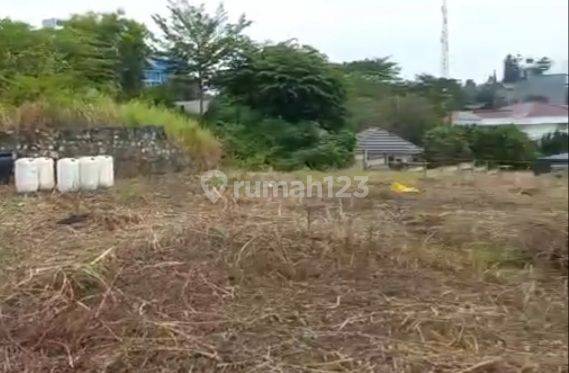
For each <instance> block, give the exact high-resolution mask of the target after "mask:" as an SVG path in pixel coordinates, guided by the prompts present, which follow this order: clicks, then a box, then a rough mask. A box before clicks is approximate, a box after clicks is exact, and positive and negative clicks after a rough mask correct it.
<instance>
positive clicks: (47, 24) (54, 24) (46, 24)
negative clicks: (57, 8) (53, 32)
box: [41, 18, 65, 29]
mask: <svg viewBox="0 0 569 373" xmlns="http://www.w3.org/2000/svg"><path fill="white" fill-rule="evenodd" d="M64 22H65V21H64V20H62V19H60V18H47V19H44V20H42V21H41V26H42V27H43V28H52V29H57V28H60V27H62V26H63V23H64Z"/></svg>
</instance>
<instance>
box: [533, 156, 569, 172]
mask: <svg viewBox="0 0 569 373" xmlns="http://www.w3.org/2000/svg"><path fill="white" fill-rule="evenodd" d="M567 170H569V154H568V153H563V154H556V155H552V156H549V157H543V158H539V159H538V160H536V161H535V163H534V165H533V172H534V173H535V174H536V175H541V174H547V173H550V172H561V171H565V172H567Z"/></svg>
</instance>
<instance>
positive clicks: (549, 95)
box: [497, 70, 569, 105]
mask: <svg viewBox="0 0 569 373" xmlns="http://www.w3.org/2000/svg"><path fill="white" fill-rule="evenodd" d="M568 77H569V75H567V74H535V73H532V72H531V70H526V72H525V74H524V77H523V79H520V80H519V81H517V82H514V83H504V84H503V85H502V87H501V88H500V89H498V92H497V96H498V97H499V101H502V102H505V103H506V104H507V105H512V104H515V103H520V102H529V101H541V102H545V103H548V104H552V105H567V104H568V103H569V95H568V82H569V81H568Z"/></svg>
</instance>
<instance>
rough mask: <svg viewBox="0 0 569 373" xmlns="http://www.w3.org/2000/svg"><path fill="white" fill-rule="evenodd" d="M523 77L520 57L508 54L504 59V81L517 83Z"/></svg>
mask: <svg viewBox="0 0 569 373" xmlns="http://www.w3.org/2000/svg"><path fill="white" fill-rule="evenodd" d="M521 78H522V68H521V66H520V57H519V56H513V55H511V54H508V55H507V56H506V59H505V60H504V79H503V80H502V81H503V82H504V83H515V82H517V81H518V80H520V79H521Z"/></svg>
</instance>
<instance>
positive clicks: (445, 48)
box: [441, 0, 450, 79]
mask: <svg viewBox="0 0 569 373" xmlns="http://www.w3.org/2000/svg"><path fill="white" fill-rule="evenodd" d="M441 9H442V13H443V31H442V34H441V77H442V78H447V79H448V78H449V77H450V66H449V41H448V40H449V31H448V6H447V0H443V6H442V8H441Z"/></svg>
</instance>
